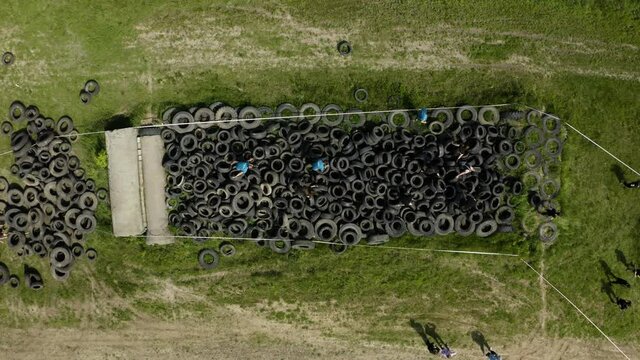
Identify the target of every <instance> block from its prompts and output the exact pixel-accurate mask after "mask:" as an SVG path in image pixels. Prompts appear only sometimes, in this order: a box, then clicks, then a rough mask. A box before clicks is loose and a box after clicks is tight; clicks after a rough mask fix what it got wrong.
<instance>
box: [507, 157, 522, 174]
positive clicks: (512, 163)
mask: <svg viewBox="0 0 640 360" xmlns="http://www.w3.org/2000/svg"><path fill="white" fill-rule="evenodd" d="M520 164H521V162H520V156H518V155H517V154H509V155H507V156H505V157H504V166H505V167H506V168H507V169H508V170H518V168H519V167H520Z"/></svg>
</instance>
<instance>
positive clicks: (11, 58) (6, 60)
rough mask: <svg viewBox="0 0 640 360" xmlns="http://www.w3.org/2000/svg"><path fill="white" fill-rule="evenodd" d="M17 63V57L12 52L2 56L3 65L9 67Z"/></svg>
mask: <svg viewBox="0 0 640 360" xmlns="http://www.w3.org/2000/svg"><path fill="white" fill-rule="evenodd" d="M15 61H16V56H15V55H13V53H12V52H10V51H6V52H5V53H3V54H2V65H5V66H9V65H12V64H13V63H14V62H15Z"/></svg>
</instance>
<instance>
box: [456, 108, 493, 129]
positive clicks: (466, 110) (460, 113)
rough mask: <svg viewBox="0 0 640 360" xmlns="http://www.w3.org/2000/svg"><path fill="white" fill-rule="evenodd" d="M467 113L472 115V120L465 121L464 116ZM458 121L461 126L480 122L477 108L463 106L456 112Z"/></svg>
mask: <svg viewBox="0 0 640 360" xmlns="http://www.w3.org/2000/svg"><path fill="white" fill-rule="evenodd" d="M466 113H468V114H470V115H471V118H469V119H465V116H464V115H465V114H466ZM456 120H457V121H458V123H459V124H460V125H464V124H467V123H473V122H476V121H478V110H476V108H475V107H473V106H469V105H465V106H461V107H459V108H458V110H457V111H456ZM481 124H482V123H481ZM484 125H486V124H484Z"/></svg>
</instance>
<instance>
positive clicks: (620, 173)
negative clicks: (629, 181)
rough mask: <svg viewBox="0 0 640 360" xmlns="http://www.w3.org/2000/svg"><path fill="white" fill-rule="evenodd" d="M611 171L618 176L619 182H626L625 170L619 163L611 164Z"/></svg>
mask: <svg viewBox="0 0 640 360" xmlns="http://www.w3.org/2000/svg"><path fill="white" fill-rule="evenodd" d="M611 172H613V174H614V175H615V176H616V178H617V179H618V181H619V182H624V171H623V170H622V168H621V167H620V165H618V164H613V165H611Z"/></svg>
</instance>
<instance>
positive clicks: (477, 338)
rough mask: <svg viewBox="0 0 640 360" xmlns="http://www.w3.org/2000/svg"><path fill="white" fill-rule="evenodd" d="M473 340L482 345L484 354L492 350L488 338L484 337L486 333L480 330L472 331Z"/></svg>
mask: <svg viewBox="0 0 640 360" xmlns="http://www.w3.org/2000/svg"><path fill="white" fill-rule="evenodd" d="M471 340H473V342H475V343H476V344H478V346H480V350H482V353H483V354H486V353H488V352H489V351H491V346H489V343H488V342H487V339H486V338H485V337H484V334H482V333H481V332H480V331H478V330H474V331H472V332H471Z"/></svg>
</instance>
